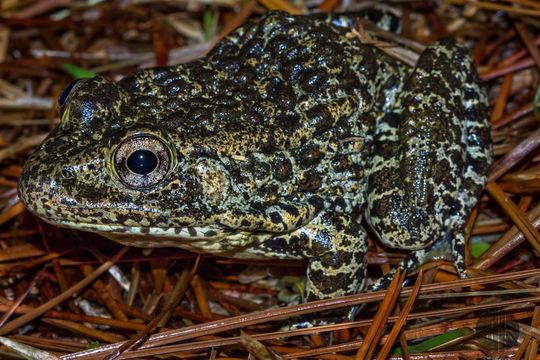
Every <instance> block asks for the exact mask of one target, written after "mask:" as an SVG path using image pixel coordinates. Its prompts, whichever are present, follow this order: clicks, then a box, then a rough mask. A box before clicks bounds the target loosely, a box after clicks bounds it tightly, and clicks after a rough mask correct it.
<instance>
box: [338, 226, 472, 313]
mask: <svg viewBox="0 0 540 360" xmlns="http://www.w3.org/2000/svg"><path fill="white" fill-rule="evenodd" d="M463 229H464V224H463V223H460V222H458V223H456V224H455V225H454V226H453V227H452V230H451V231H449V232H446V233H444V234H443V235H442V236H441V237H440V238H439V239H438V240H437V241H436V242H435V243H433V244H432V245H431V246H429V247H428V248H426V249H420V250H415V251H411V252H410V253H409V254H408V255H407V257H406V258H405V259H404V260H403V261H401V262H400V264H399V265H398V266H397V267H395V268H393V269H392V270H391V271H390V272H389V273H388V274H386V275H384V276H383V277H381V278H379V279H377V280H375V281H374V282H372V283H371V284H369V285H368V286H367V288H366V291H367V292H372V291H378V290H382V289H385V288H386V287H388V285H389V284H390V282H391V281H392V279H393V278H394V275H395V273H396V271H397V269H398V268H399V269H401V270H403V271H405V272H406V273H407V274H408V273H410V272H412V271H413V270H415V269H417V268H418V267H419V266H420V265H422V264H424V263H426V262H428V261H433V260H448V261H451V262H453V264H454V266H455V268H456V271H457V273H458V275H459V277H460V278H462V279H465V278H467V277H468V276H467V269H466V264H465V257H464V251H465V236H464V230H463ZM408 282H409V279H408V278H406V279H405V281H404V283H403V285H404V286H405V285H406V284H407V283H408ZM361 309H362V306H353V307H352V308H351V310H350V311H349V314H348V318H349V320H351V321H352V320H353V319H354V318H355V317H356V315H357V314H358V313H359V312H360V311H361Z"/></svg>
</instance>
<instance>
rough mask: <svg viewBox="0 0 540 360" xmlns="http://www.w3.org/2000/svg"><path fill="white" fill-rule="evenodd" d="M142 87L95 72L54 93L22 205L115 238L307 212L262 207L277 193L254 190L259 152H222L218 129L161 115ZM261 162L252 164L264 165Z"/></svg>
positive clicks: (217, 228)
mask: <svg viewBox="0 0 540 360" xmlns="http://www.w3.org/2000/svg"><path fill="white" fill-rule="evenodd" d="M150 95H152V99H156V100H144V99H147V98H141V97H138V95H137V94H134V93H133V92H132V91H131V90H130V88H129V86H127V85H125V84H124V85H122V83H121V84H120V85H119V84H117V83H113V82H110V81H108V80H105V79H103V78H101V77H96V78H93V79H85V80H80V81H78V82H76V83H73V84H71V85H70V86H68V88H67V89H66V90H65V91H64V93H63V94H62V96H61V97H60V99H59V109H60V113H61V123H60V124H59V126H58V127H57V128H56V129H54V130H53V131H52V132H51V134H50V135H49V136H48V138H47V139H46V140H45V141H44V142H43V144H41V146H40V147H39V149H37V151H36V152H35V153H34V154H32V156H31V157H30V159H29V160H28V162H27V163H26V165H25V167H24V170H23V174H22V176H21V179H20V183H19V194H20V198H21V200H22V201H23V202H24V204H25V205H26V207H27V208H28V209H30V211H32V212H33V213H35V214H37V215H38V216H39V217H41V218H43V219H45V220H46V221H48V222H50V223H53V224H56V225H61V226H66V227H70V228H76V229H82V230H88V231H94V232H99V233H103V234H105V235H107V236H109V237H113V238H117V235H118V234H125V235H126V237H128V236H129V237H132V236H134V235H143V236H148V235H150V236H159V237H184V238H215V237H225V236H231V234H235V233H240V232H242V231H246V230H249V231H255V230H268V231H284V230H286V229H287V228H286V227H287V226H290V224H292V223H294V224H296V223H298V216H306V212H303V213H301V214H298V211H297V210H296V209H291V207H290V206H288V209H287V211H289V213H290V212H292V213H293V215H290V214H289V213H287V214H289V215H287V214H285V213H283V211H285V210H283V211H281V210H279V209H278V207H274V209H275V210H274V211H273V213H272V214H269V213H268V211H269V209H270V208H271V206H268V205H264V201H266V200H265V197H266V199H269V198H272V197H273V201H274V203H275V200H276V199H275V197H276V193H275V191H274V192H272V191H268V189H267V188H265V191H263V192H262V195H261V194H259V195H260V196H258V195H257V192H258V191H259V190H260V187H261V186H259V185H260V184H261V180H257V179H255V178H254V177H253V176H252V175H253V173H254V172H257V173H258V174H259V175H260V174H261V172H262V170H261V171H259V170H254V169H256V167H257V166H258V165H257V161H255V162H254V161H253V159H245V158H242V156H241V155H238V152H237V151H232V152H230V151H229V152H228V153H227V154H224V151H223V144H224V142H223V141H222V140H223V139H220V138H219V137H220V135H219V133H218V134H217V135H216V134H214V135H211V134H209V133H200V131H195V130H193V129H191V130H190V129H188V128H187V127H186V128H185V129H184V128H182V125H178V123H175V122H174V121H168V120H167V121H164V120H163V117H166V116H167V113H166V111H165V110H164V104H163V102H160V101H161V100H160V97H159V94H150ZM145 96H146V95H145ZM141 99H142V100H141ZM145 101H157V103H155V104H145ZM163 101H166V100H163ZM175 114H176V113H175ZM179 127H180V130H179ZM227 133H228V134H230V132H227ZM221 137H222V136H221ZM220 141H221V142H220ZM225 143H226V142H225ZM231 144H232V145H231V146H232V147H234V146H236V147H237V148H236V150H238V149H239V148H242V147H243V146H244V145H245V144H242V143H241V142H237V143H234V142H233V143H231ZM220 146H221V150H220ZM232 153H234V154H237V155H233V154H232ZM279 160H280V163H278V164H276V168H275V171H274V173H278V174H277V175H279V176H283V172H287V171H288V172H289V173H290V166H291V163H290V162H289V161H288V160H287V159H283V157H281V159H279ZM231 162H235V164H231ZM268 162H269V160H268V161H267V160H262V161H260V162H259V165H260V164H261V163H262V164H263V165H265V166H266V168H267V169H266V170H265V171H268V172H269V173H271V172H272V169H271V165H272V164H268ZM239 164H241V165H239ZM280 171H281V173H279V172H280ZM277 175H276V176H277ZM270 176H271V174H270ZM285 176H290V174H289V175H287V174H285ZM258 184H259V185H258ZM274 190H275V189H274ZM312 208H313V207H312V206H311V205H310V209H312ZM308 210H309V209H308ZM312 210H313V209H312ZM313 211H314V210H313ZM280 212H282V214H281V215H283V216H277V215H280V214H278V213H280ZM294 214H296V215H294ZM285 215H287V216H288V217H287V219H288V221H286V223H285V221H284V220H283V219H284V218H285ZM276 219H278V220H279V221H277V220H276ZM115 234H116V235H115ZM138 244H139V245H141V244H144V243H142V242H139V243H138Z"/></svg>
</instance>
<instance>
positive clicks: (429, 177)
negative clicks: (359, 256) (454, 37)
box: [366, 41, 485, 250]
mask: <svg viewBox="0 0 540 360" xmlns="http://www.w3.org/2000/svg"><path fill="white" fill-rule="evenodd" d="M471 68H473V64H472V62H471V60H470V58H469V56H468V55H467V52H466V49H464V48H462V47H460V46H459V45H457V44H456V43H455V42H451V41H448V42H442V43H439V44H437V45H435V46H430V47H428V48H427V49H426V51H425V52H424V53H423V54H422V55H421V56H420V58H419V61H418V64H417V67H416V68H415V70H413V72H412V74H411V77H410V78H409V79H408V81H407V83H406V85H405V89H404V91H403V93H402V94H401V95H400V97H399V99H398V100H397V102H396V105H395V107H394V109H393V110H392V111H391V112H389V113H387V114H385V115H384V116H383V118H382V119H381V122H380V126H379V127H378V130H377V133H376V134H375V141H376V143H375V148H376V150H375V151H376V154H375V156H374V157H373V160H372V163H371V166H370V169H369V171H370V174H369V184H368V186H369V191H368V194H369V196H368V206H367V209H366V213H367V220H368V222H369V223H370V225H371V226H372V227H373V229H374V230H375V232H376V233H377V234H378V235H379V237H380V239H381V241H382V242H383V243H385V244H386V245H388V246H391V247H395V248H401V249H410V250H415V249H422V248H425V247H426V246H429V245H430V244H432V243H433V242H434V241H435V240H437V239H438V238H439V237H440V236H441V235H442V234H443V233H444V232H447V233H450V232H452V233H454V232H456V231H457V230H456V224H455V222H456V220H457V219H458V218H464V217H466V216H467V213H468V211H469V210H470V207H471V206H472V204H473V203H474V201H471V199H470V196H471V193H469V192H467V191H465V192H464V191H463V184H462V182H463V181H464V179H465V177H464V173H465V171H466V167H467V166H466V158H467V145H468V144H467V140H466V139H467V126H468V124H467V121H466V119H467V118H468V116H467V111H468V108H467V106H468V105H467V103H468V102H470V101H466V99H468V98H473V99H476V101H477V102H479V101H484V99H482V98H481V97H482V94H481V93H480V92H477V93H474V92H473V93H472V94H471V93H469V92H466V86H465V84H466V82H467V79H468V74H469V73H470V72H471ZM481 115H482V114H481ZM482 116H483V115H482ZM481 121H485V119H481ZM463 222H464V219H459V223H460V224H459V225H458V226H457V227H459V226H461V224H462V223H463ZM459 233H462V230H460V231H459ZM460 242H461V241H460Z"/></svg>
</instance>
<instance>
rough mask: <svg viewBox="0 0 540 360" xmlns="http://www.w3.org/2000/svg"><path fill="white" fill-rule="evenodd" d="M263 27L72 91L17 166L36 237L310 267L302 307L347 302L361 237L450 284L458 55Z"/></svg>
mask: <svg viewBox="0 0 540 360" xmlns="http://www.w3.org/2000/svg"><path fill="white" fill-rule="evenodd" d="M336 19H337V18H334V20H331V19H330V20H328V19H327V20H323V19H316V18H313V17H308V16H296V17H295V16H290V15H287V14H284V13H270V14H268V15H267V16H265V17H264V18H262V20H260V21H259V22H256V23H250V24H247V25H244V26H242V27H240V28H239V29H237V30H236V31H234V32H233V33H232V34H231V35H229V36H227V37H226V38H224V39H223V40H222V41H221V42H220V43H219V44H218V45H217V46H216V47H215V48H214V49H213V51H212V52H211V53H209V54H208V56H206V57H205V58H204V59H201V60H198V61H194V62H191V63H188V64H185V65H178V66H173V67H163V68H154V69H148V70H143V71H141V72H138V73H136V74H134V75H131V76H128V77H126V78H124V79H123V80H121V81H120V82H118V83H114V82H111V81H109V80H106V79H104V78H102V77H95V78H93V79H85V80H80V81H78V82H76V83H74V84H72V86H70V87H68V89H66V90H65V92H64V94H63V95H62V96H61V99H60V100H59V105H60V112H61V123H60V125H59V126H58V127H57V128H56V129H55V130H54V131H52V133H51V134H50V136H49V137H48V138H47V139H46V140H45V141H44V142H43V144H42V145H41V146H40V147H39V149H38V150H37V151H36V152H35V153H34V154H33V155H32V156H31V158H30V159H29V160H28V162H27V163H26V166H25V168H24V172H23V174H22V177H21V181H20V187H19V192H20V197H21V199H22V201H23V202H24V204H25V205H26V206H27V207H28V209H30V210H31V211H32V212H34V213H35V214H37V215H38V216H40V217H42V218H43V219H45V220H46V221H48V222H50V223H52V224H56V225H60V226H66V227H70V228H74V229H80V230H86V231H93V232H97V233H100V234H103V235H104V236H107V237H109V238H111V239H114V240H116V241H119V242H122V243H124V244H128V245H133V246H140V247H171V246H176V247H182V248H186V249H189V250H193V251H196V252H204V253H213V254H218V255H223V256H229V257H244V258H280V259H308V260H309V265H308V270H307V279H308V280H307V294H306V298H307V299H320V298H325V297H333V296H338V295H343V294H351V293H354V292H357V291H359V290H360V289H361V288H362V286H363V283H364V279H365V277H366V249H367V244H366V242H367V241H366V232H365V230H364V229H363V224H365V225H367V226H369V227H370V228H371V229H372V231H373V233H374V234H376V235H377V237H378V238H379V239H380V241H381V242H382V243H384V244H385V245H387V246H390V247H392V248H398V249H406V250H411V251H414V252H412V253H411V254H412V255H411V257H410V259H412V260H410V261H411V262H419V261H423V260H424V259H425V255H426V254H427V253H429V251H430V249H434V248H437V249H440V248H442V245H441V244H444V245H445V246H446V248H448V249H451V253H452V255H453V260H454V263H455V264H456V267H457V268H458V270H459V271H461V272H464V269H465V264H464V260H463V248H464V225H465V221H466V218H467V214H468V212H469V211H470V209H471V207H473V206H474V204H475V203H476V201H477V197H478V195H479V192H480V191H481V189H482V187H483V185H484V183H485V180H486V176H485V174H486V171H487V168H488V167H489V165H490V162H491V140H490V134H489V125H488V116H487V98H486V93H485V91H484V90H483V89H482V88H481V86H480V85H479V79H478V75H477V73H476V70H475V67H474V65H473V63H472V61H471V59H470V58H469V55H468V52H467V50H466V48H464V47H463V46H462V45H459V44H458V43H456V42H455V41H452V40H444V41H440V42H437V43H435V44H432V45H431V46H429V47H427V48H426V50H425V51H424V52H423V53H422V54H421V56H420V58H419V60H418V63H417V65H416V66H415V67H414V68H410V67H407V66H405V65H404V64H402V63H401V62H400V61H398V60H395V59H394V58H392V57H389V56H388V55H386V54H385V53H383V52H382V51H380V50H379V49H378V48H376V47H374V46H372V45H367V44H362V43H361V42H360V40H359V39H358V38H357V37H354V36H347V33H348V32H349V31H350V30H349V29H347V28H346V27H342V26H340V24H341V23H342V22H340V21H337V20H336Z"/></svg>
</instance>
